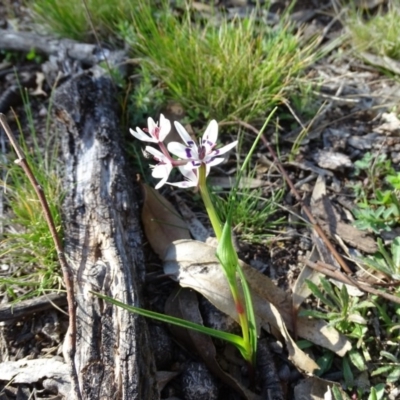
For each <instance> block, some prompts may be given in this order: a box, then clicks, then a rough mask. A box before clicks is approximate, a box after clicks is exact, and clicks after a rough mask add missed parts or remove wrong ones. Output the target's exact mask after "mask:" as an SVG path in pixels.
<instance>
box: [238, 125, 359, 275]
mask: <svg viewBox="0 0 400 400" xmlns="http://www.w3.org/2000/svg"><path fill="white" fill-rule="evenodd" d="M237 123H238V124H240V125H242V126H244V127H246V128H247V129H250V130H251V131H253V132H254V133H256V134H258V130H257V129H256V128H254V126H252V125H250V124H248V123H246V122H243V121H237ZM261 140H262V141H263V143H264V145H265V146H266V147H267V149H268V151H269V152H270V154H271V156H272V158H273V159H274V161H275V163H276V166H277V167H278V169H279V171H280V173H281V174H282V176H283V177H284V178H285V181H286V183H287V184H288V186H289V187H290V191H291V192H292V193H293V195H294V197H295V198H296V200H297V201H298V202H299V203H300V204H301V206H302V208H303V210H304V212H305V214H306V215H307V217H308V219H309V220H310V223H311V225H312V227H313V228H314V229H315V231H316V232H317V233H318V235H319V237H320V238H321V239H322V240H323V241H324V243H325V245H326V247H328V249H329V250H330V252H331V253H332V254H333V256H334V257H335V259H336V261H337V262H338V263H339V264H340V266H341V267H342V268H343V270H344V271H346V272H347V273H348V274H350V275H351V274H352V271H351V269H350V268H349V267H348V265H347V264H346V262H345V261H344V259H343V258H342V256H341V255H340V254H339V253H338V252H337V251H336V249H335V248H334V247H333V245H332V243H331V242H330V241H329V239H328V238H327V236H326V235H325V233H324V231H323V230H322V228H321V227H320V226H319V225H318V222H317V221H316V219H315V218H314V216H313V215H312V214H311V211H310V210H309V208H308V207H307V206H306V205H305V204H304V202H303V200H302V198H301V197H300V195H299V192H298V191H297V189H296V188H295V186H294V185H293V182H292V181H291V179H290V178H289V175H288V174H287V173H286V171H285V169H284V168H283V166H282V164H281V163H280V161H279V160H278V157H277V156H276V154H275V152H274V150H273V149H272V147H271V145H270V144H269V142H268V140H267V139H265V137H264V135H262V136H261Z"/></svg>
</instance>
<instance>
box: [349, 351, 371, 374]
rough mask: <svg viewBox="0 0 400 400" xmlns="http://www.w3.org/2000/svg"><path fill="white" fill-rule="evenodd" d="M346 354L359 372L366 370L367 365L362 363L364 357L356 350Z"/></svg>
mask: <svg viewBox="0 0 400 400" xmlns="http://www.w3.org/2000/svg"><path fill="white" fill-rule="evenodd" d="M348 354H349V358H350V361H351V362H352V363H353V365H354V366H355V367H356V368H357V369H358V370H359V371H366V370H367V365H366V364H365V362H364V357H363V356H362V355H361V354H360V352H359V351H358V350H357V349H351V350H350V351H349V353H348Z"/></svg>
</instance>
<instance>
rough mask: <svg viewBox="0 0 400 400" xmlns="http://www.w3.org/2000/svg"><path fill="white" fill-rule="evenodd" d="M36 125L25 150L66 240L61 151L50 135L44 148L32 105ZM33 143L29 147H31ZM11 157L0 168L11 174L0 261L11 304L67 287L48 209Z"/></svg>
mask: <svg viewBox="0 0 400 400" xmlns="http://www.w3.org/2000/svg"><path fill="white" fill-rule="evenodd" d="M26 108H27V111H28V119H29V120H30V122H29V125H30V135H29V138H28V137H27V138H24V137H23V135H22V132H21V136H20V146H21V148H22V149H23V150H24V152H25V157H26V160H27V162H28V163H29V165H30V167H31V169H32V171H33V173H34V175H35V177H36V179H37V180H38V181H39V183H40V185H41V186H42V188H43V191H44V193H45V195H46V198H47V201H48V203H49V207H50V211H51V214H52V216H53V219H54V222H55V225H56V228H57V230H58V232H59V234H60V235H62V226H61V212H60V207H61V202H62V192H61V182H60V179H59V176H58V173H57V171H58V168H57V158H58V156H57V154H58V147H57V146H56V145H55V144H54V141H53V140H52V139H51V138H50V136H48V138H46V140H45V141H44V143H39V140H38V137H37V135H36V132H35V129H34V127H33V120H32V116H31V114H30V109H29V104H27V107H26ZM28 143H29V144H28ZM14 159H15V156H14V155H13V154H11V155H10V156H9V157H8V158H7V159H3V160H2V161H1V163H0V168H1V169H2V170H3V171H6V172H7V173H6V174H5V175H3V176H4V177H5V178H4V180H0V186H1V187H2V189H3V197H4V200H5V213H4V215H3V216H2V218H1V223H2V226H3V233H2V235H1V237H0V258H1V260H2V264H3V265H4V268H7V270H6V271H7V276H5V274H4V272H3V276H1V277H0V288H1V290H2V291H5V292H6V293H7V294H8V296H9V299H10V300H16V299H19V300H20V299H23V298H28V297H34V296H38V295H40V294H43V292H46V291H49V290H55V289H60V288H61V287H62V278H61V273H60V270H59V267H58V261H57V253H56V250H55V246H54V243H53V239H52V237H51V234H50V232H49V229H48V226H47V223H46V221H45V218H44V215H43V210H42V208H41V205H40V202H39V200H38V198H37V196H36V193H35V191H34V189H33V187H32V186H31V184H30V182H29V180H28V178H27V177H26V175H25V173H24V172H23V170H22V168H21V167H20V166H19V165H16V164H15V163H14V162H13V161H14Z"/></svg>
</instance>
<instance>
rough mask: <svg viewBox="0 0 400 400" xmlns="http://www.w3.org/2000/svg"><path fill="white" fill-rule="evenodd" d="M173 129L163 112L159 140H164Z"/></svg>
mask: <svg viewBox="0 0 400 400" xmlns="http://www.w3.org/2000/svg"><path fill="white" fill-rule="evenodd" d="M170 131H171V122H170V120H169V119H167V118H165V117H164V115H163V114H160V132H159V134H158V140H159V141H160V142H163V141H164V139H165V138H166V136H167V135H168V133H169V132H170Z"/></svg>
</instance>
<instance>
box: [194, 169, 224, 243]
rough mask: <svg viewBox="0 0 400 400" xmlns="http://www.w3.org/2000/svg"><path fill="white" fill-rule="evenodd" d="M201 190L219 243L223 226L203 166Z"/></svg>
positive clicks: (200, 178) (200, 173) (200, 176)
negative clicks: (209, 190) (212, 199)
mask: <svg viewBox="0 0 400 400" xmlns="http://www.w3.org/2000/svg"><path fill="white" fill-rule="evenodd" d="M199 188H200V194H201V198H202V199H203V203H204V206H205V207H206V210H207V214H208V217H209V218H210V221H211V225H212V227H213V229H214V232H215V236H216V237H217V239H218V241H219V240H221V237H222V224H221V221H220V220H219V217H218V214H217V213H216V211H215V208H214V205H213V203H212V201H211V197H210V193H209V192H208V189H207V184H206V166H205V165H202V166H201V167H200V168H199Z"/></svg>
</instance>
